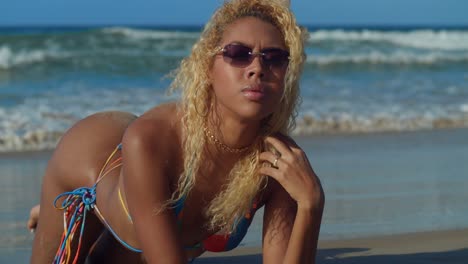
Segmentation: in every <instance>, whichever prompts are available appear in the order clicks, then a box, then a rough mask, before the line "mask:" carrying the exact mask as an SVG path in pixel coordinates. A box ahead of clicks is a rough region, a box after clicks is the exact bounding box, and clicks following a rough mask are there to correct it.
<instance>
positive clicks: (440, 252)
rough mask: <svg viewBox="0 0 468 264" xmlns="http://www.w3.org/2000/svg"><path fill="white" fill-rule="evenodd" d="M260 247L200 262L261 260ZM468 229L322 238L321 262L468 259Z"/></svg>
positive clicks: (350, 263) (368, 263)
mask: <svg viewBox="0 0 468 264" xmlns="http://www.w3.org/2000/svg"><path fill="white" fill-rule="evenodd" d="M260 252H261V249H260V248H259V247H256V248H255V247H252V248H239V249H236V250H233V251H232V252H228V253H222V254H221V255H223V257H220V256H219V254H218V255H215V254H206V256H207V258H203V259H200V260H199V261H197V263H244V264H245V263H261V259H262V258H261V255H260ZM467 259H468V229H461V230H450V231H434V232H421V233H410V234H401V235H393V236H378V237H370V238H359V239H343V240H336V241H320V242H319V249H318V254H317V263H322V264H332V263H333V264H355V263H362V264H374V263H379V264H380V263H383V264H387V263H388V264H391V263H392V264H393V263H401V264H409V263H414V264H428V263H459V264H462V263H467Z"/></svg>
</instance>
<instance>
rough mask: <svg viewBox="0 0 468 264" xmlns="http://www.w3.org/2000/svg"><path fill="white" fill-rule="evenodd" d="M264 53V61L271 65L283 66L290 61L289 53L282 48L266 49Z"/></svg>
mask: <svg viewBox="0 0 468 264" xmlns="http://www.w3.org/2000/svg"><path fill="white" fill-rule="evenodd" d="M263 54H264V56H263V61H264V62H265V64H268V65H271V66H277V67H282V66H284V65H286V64H287V63H288V61H289V53H288V52H287V51H284V50H281V49H270V50H264V51H263Z"/></svg>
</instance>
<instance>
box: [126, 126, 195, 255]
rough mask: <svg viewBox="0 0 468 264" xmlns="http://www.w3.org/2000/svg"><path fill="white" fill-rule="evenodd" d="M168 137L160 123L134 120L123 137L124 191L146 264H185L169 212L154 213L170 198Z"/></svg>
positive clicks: (169, 142)
mask: <svg viewBox="0 0 468 264" xmlns="http://www.w3.org/2000/svg"><path fill="white" fill-rule="evenodd" d="M165 123H166V124H165ZM155 131H158V137H155V134H154V133H155ZM171 138H174V136H173V135H170V129H168V128H167V122H164V120H161V121H154V120H150V121H148V120H136V121H135V122H134V123H133V124H132V125H131V126H130V127H129V128H128V130H127V132H126V133H125V135H124V138H123V149H122V153H123V162H124V163H123V173H124V186H125V188H124V190H125V193H126V198H127V203H128V208H129V211H130V214H131V216H132V220H133V223H134V228H135V232H136V235H137V238H138V241H139V243H140V245H139V246H140V248H141V249H142V250H143V256H144V257H145V260H146V261H147V263H171V264H172V263H186V262H187V258H186V256H185V253H184V251H183V247H182V243H181V239H180V236H179V232H178V230H177V225H176V219H175V215H174V213H173V210H170V209H167V210H164V211H162V212H159V213H157V210H158V209H159V208H161V206H162V205H163V204H164V202H165V201H167V200H168V199H169V198H170V197H171V190H170V189H171V188H170V179H169V175H170V174H171V173H172V171H171V170H173V169H171V167H173V166H172V165H173V164H172V162H170V160H171V156H170V155H171V153H174V150H173V149H171V147H172V148H174V146H175V145H176V144H174V142H173V141H174V140H172V139H171ZM173 160H174V159H173Z"/></svg>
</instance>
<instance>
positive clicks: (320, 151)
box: [0, 129, 468, 264]
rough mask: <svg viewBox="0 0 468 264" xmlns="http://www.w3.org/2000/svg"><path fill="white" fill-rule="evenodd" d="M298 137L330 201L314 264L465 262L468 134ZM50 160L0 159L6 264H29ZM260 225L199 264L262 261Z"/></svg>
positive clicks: (0, 250)
mask: <svg viewBox="0 0 468 264" xmlns="http://www.w3.org/2000/svg"><path fill="white" fill-rule="evenodd" d="M296 139H297V142H298V143H299V144H300V146H301V147H302V148H303V149H304V150H305V151H306V153H307V155H308V157H309V159H310V160H311V163H312V165H313V166H314V169H315V171H316V172H317V174H318V175H319V176H320V178H321V180H322V183H323V185H324V188H325V192H326V195H327V203H326V208H325V215H324V219H323V223H322V230H321V234H320V241H319V251H318V256H317V260H318V261H317V263H344V264H348V263H349V264H350V263H364V264H366V263H384V264H385V263H404V264H405V263H421V264H422V263H429V264H430V263H468V261H467V259H468V229H467V228H468V203H467V201H468V195H467V194H466V193H467V192H466V190H468V177H467V176H468V162H466V161H467V160H468V129H450V130H439V131H420V132H409V133H381V134H358V135H323V136H313V137H296ZM50 155H51V152H50V151H44V152H27V153H1V154H0V199H1V200H2V201H3V202H2V203H0V232H1V233H2V236H1V237H0V263H27V262H28V261H29V256H30V250H31V241H32V235H31V234H30V233H29V232H28V230H26V228H25V223H26V219H27V216H28V212H29V209H30V207H31V206H32V205H34V204H36V203H38V201H39V195H40V184H41V178H42V174H43V171H44V169H45V166H46V164H47V161H48V159H49V157H50ZM254 222H255V223H254V224H252V226H251V228H250V231H249V234H248V235H247V237H246V238H245V239H244V241H243V245H244V246H243V247H240V248H238V249H236V250H234V251H232V252H227V253H223V254H217V255H214V254H206V257H204V258H201V259H199V260H197V261H196V262H195V263H243V264H246V263H260V262H261V255H260V253H261V252H260V248H259V246H260V244H261V234H260V233H261V215H257V216H256V217H255V219H254ZM433 230H448V231H433Z"/></svg>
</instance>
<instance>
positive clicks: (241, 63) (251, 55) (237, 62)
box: [216, 43, 291, 68]
mask: <svg viewBox="0 0 468 264" xmlns="http://www.w3.org/2000/svg"><path fill="white" fill-rule="evenodd" d="M229 46H240V47H242V48H246V49H249V50H250V51H249V52H248V53H247V55H248V56H247V57H240V58H236V57H232V56H228V55H227V54H226V52H227V51H228V50H227V49H228V47H229ZM268 51H275V52H276V51H279V52H281V54H283V55H285V56H284V58H285V59H284V60H280V61H278V62H275V61H274V60H268V59H265V56H267V55H268ZM216 55H222V56H223V58H224V61H226V62H227V63H229V64H230V65H232V66H234V67H238V68H244V67H247V66H248V65H250V64H251V63H252V62H253V61H254V59H255V57H259V58H260V62H261V63H262V65H264V66H268V67H269V68H285V66H287V65H288V64H289V60H290V59H291V57H290V56H289V52H288V51H287V50H284V49H280V48H266V49H263V50H261V51H259V52H253V49H252V48H250V47H248V46H246V45H244V44H239V43H229V44H226V45H225V46H224V47H219V51H218V52H217V53H216ZM244 59H246V60H244ZM228 60H229V61H228Z"/></svg>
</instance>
